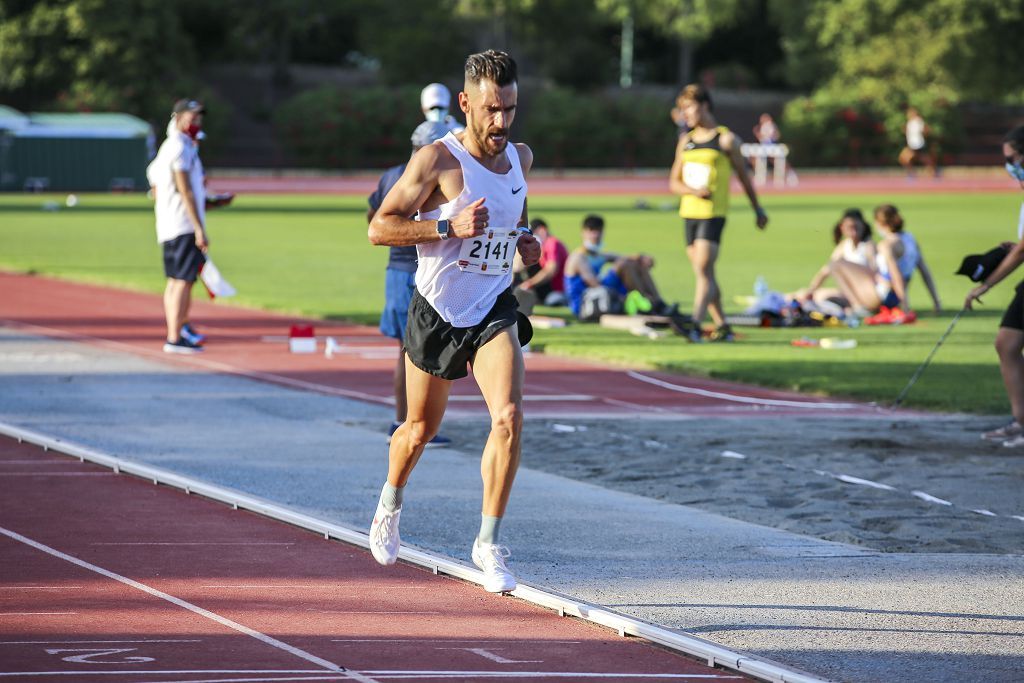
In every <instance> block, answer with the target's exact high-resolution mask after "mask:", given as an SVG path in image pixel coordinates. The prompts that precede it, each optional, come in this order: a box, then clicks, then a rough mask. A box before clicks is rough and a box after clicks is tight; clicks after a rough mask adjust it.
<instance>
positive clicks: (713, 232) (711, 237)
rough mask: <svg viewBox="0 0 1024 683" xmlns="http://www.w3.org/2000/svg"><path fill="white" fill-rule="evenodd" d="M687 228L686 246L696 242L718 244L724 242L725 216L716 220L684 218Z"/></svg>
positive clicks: (715, 218)
mask: <svg viewBox="0 0 1024 683" xmlns="http://www.w3.org/2000/svg"><path fill="white" fill-rule="evenodd" d="M683 223H684V225H685V228H686V246H688V247H689V246H691V245H692V244H693V243H694V242H695V241H696V240H707V241H708V242H714V243H715V244H718V243H719V242H721V241H722V230H724V229H725V216H716V217H714V218H684V219H683Z"/></svg>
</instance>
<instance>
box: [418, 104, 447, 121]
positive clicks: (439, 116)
mask: <svg viewBox="0 0 1024 683" xmlns="http://www.w3.org/2000/svg"><path fill="white" fill-rule="evenodd" d="M424 116H426V118H427V121H435V122H438V123H440V122H441V121H444V117H446V116H448V110H447V109H443V108H441V107H434V108H433V109H428V110H427V111H426V113H425V114H424Z"/></svg>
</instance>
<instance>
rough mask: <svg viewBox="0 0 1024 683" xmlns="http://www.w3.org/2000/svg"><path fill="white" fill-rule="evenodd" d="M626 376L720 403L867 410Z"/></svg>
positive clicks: (846, 404) (865, 406) (633, 372)
mask: <svg viewBox="0 0 1024 683" xmlns="http://www.w3.org/2000/svg"><path fill="white" fill-rule="evenodd" d="M626 375H627V376H629V377H632V378H633V379H635V380H639V381H641V382H646V383H647V384H653V385H654V386H657V387H661V388H662V389H668V390H669V391H677V392H679V393H681V394H692V395H694V396H703V397H705V398H715V399H718V400H720V401H734V402H736V403H749V404H753V405H762V406H778V407H784V408H809V409H811V410H826V409H827V410H855V409H858V408H869V407H870V406H868V405H866V404H863V405H862V404H858V403H827V402H821V403H815V402H812V401H788V400H784V399H777V398H754V397H752V396H740V395H737V394H726V393H723V392H721V391H709V390H707V389H697V388H695V387H686V386H680V385H679V384H672V383H671V382H665V381H663V380H660V379H658V378H656V377H648V376H647V375H643V374H640V373H639V372H635V371H633V370H628V371H627V372H626Z"/></svg>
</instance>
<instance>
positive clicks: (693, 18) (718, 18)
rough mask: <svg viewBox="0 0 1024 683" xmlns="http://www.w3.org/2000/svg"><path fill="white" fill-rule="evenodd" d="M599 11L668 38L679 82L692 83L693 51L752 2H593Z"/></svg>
mask: <svg viewBox="0 0 1024 683" xmlns="http://www.w3.org/2000/svg"><path fill="white" fill-rule="evenodd" d="M596 2H597V6H598V8H600V9H601V10H602V11H604V12H606V13H607V14H608V15H609V16H611V17H613V18H614V19H615V20H616V21H620V22H621V21H624V20H626V19H627V18H628V17H632V19H633V21H634V22H635V24H636V25H637V26H647V27H650V28H653V29H656V30H658V31H659V32H661V33H664V34H665V35H667V36H671V37H673V38H675V39H676V40H677V41H678V45H679V81H680V82H682V83H689V82H691V81H692V80H693V51H694V48H695V47H696V46H697V45H698V44H699V43H700V42H702V41H704V40H706V39H707V38H708V36H710V35H711V33H712V32H713V31H714V30H715V29H716V28H720V27H723V26H727V25H729V24H731V23H733V22H735V21H736V18H737V17H738V16H739V15H740V12H742V11H745V10H749V9H750V8H751V6H752V5H751V0H643V1H642V2H641V1H640V0H596Z"/></svg>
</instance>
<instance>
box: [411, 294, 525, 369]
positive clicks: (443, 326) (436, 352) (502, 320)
mask: <svg viewBox="0 0 1024 683" xmlns="http://www.w3.org/2000/svg"><path fill="white" fill-rule="evenodd" d="M518 307H519V304H518V303H517V302H516V298H515V297H514V296H512V290H511V289H506V290H505V291H504V292H502V293H501V294H499V295H498V299H497V301H495V302H494V306H493V307H492V308H491V310H490V312H489V313H488V314H487V315H486V316H484V319H483V320H481V321H480V323H479V324H477V325H474V326H473V327H453V326H452V325H450V324H448V323H446V322H445V321H444V320H442V319H441V316H440V315H438V313H437V311H435V310H434V307H433V306H431V305H430V303H429V302H427V300H426V299H424V298H423V296H422V295H420V293H419V290H417V291H416V292H415V293H414V294H413V295H412V301H411V302H410V303H409V323H408V325H407V327H406V328H405V352H406V354H408V356H409V360H411V361H412V364H413V365H415V366H416V367H418V368H419V369H420V370H422V371H423V372H427V373H430V374H431V375H434V376H436V377H441V378H443V379H460V378H462V377H465V376H466V375H468V374H469V372H468V370H467V365H468V364H469V363H471V362H472V361H473V357H474V356H475V355H476V351H477V349H479V348H480V347H481V346H483V345H484V344H486V343H487V342H489V341H490V340H491V339H494V337H495V335H497V334H498V333H499V332H501V331H502V330H503V329H505V328H506V327H511V326H512V325H515V324H516V323H517V322H518V313H519V311H518ZM524 318H525V317H524ZM520 332H522V330H521V331H520ZM526 341H529V339H527V340H526ZM525 343H526V342H524V341H523V340H522V339H520V344H525Z"/></svg>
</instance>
